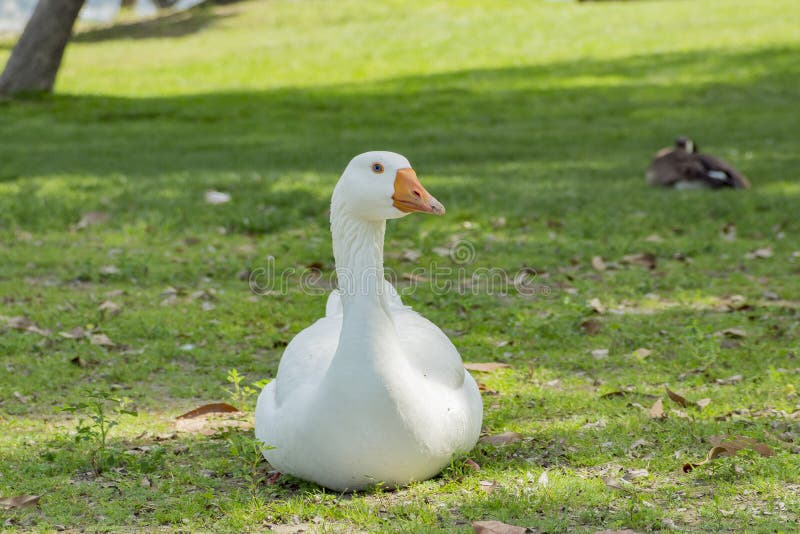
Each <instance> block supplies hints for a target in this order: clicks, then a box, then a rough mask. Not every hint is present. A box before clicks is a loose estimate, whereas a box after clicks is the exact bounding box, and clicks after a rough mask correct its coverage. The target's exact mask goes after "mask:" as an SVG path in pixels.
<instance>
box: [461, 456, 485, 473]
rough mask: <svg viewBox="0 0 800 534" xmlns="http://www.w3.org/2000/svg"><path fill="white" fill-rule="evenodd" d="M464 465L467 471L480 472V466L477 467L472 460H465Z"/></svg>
mask: <svg viewBox="0 0 800 534" xmlns="http://www.w3.org/2000/svg"><path fill="white" fill-rule="evenodd" d="M464 465H465V466H466V467H467V468H469V469H472V470H473V471H480V470H481V466H480V465H478V462H476V461H475V460H473V459H472V458H467V459H466V460H465V461H464Z"/></svg>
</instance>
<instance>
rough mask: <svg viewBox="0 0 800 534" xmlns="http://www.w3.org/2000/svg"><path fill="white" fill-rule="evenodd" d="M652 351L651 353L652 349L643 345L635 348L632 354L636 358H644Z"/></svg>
mask: <svg viewBox="0 0 800 534" xmlns="http://www.w3.org/2000/svg"><path fill="white" fill-rule="evenodd" d="M652 353H653V351H652V350H650V349H646V348H644V347H642V348H639V349H636V350H635V351H633V355H634V357H635V358H636V359H637V360H644V359H645V358H647V357H648V356H650V355H651V354H652Z"/></svg>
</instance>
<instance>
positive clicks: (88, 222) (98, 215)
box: [73, 211, 111, 230]
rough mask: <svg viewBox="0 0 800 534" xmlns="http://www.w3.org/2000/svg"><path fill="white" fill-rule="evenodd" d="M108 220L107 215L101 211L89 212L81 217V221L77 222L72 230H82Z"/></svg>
mask: <svg viewBox="0 0 800 534" xmlns="http://www.w3.org/2000/svg"><path fill="white" fill-rule="evenodd" d="M110 220H111V216H110V215H109V214H108V213H104V212H102V211H89V212H87V213H84V214H83V216H81V220H80V221H78V224H76V225H75V226H74V227H73V229H74V230H83V229H84V228H89V227H90V226H95V225H98V224H105V223H107V222H108V221H110Z"/></svg>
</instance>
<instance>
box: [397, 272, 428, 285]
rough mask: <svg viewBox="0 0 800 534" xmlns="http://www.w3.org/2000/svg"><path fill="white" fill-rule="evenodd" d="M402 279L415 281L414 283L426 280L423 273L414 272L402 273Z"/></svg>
mask: <svg viewBox="0 0 800 534" xmlns="http://www.w3.org/2000/svg"><path fill="white" fill-rule="evenodd" d="M403 280H408V281H409V282H416V283H424V282H427V281H428V279H427V278H426V277H425V276H424V275H421V274H416V273H403Z"/></svg>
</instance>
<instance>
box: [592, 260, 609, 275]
mask: <svg viewBox="0 0 800 534" xmlns="http://www.w3.org/2000/svg"><path fill="white" fill-rule="evenodd" d="M592 268H593V269H594V270H595V271H600V272H603V271H605V270H606V262H604V261H603V258H602V256H592Z"/></svg>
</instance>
